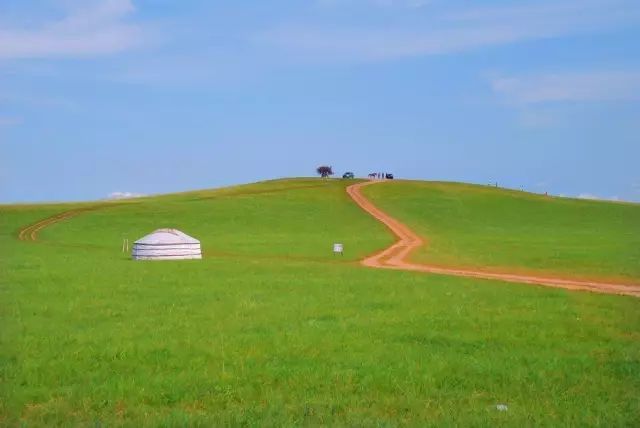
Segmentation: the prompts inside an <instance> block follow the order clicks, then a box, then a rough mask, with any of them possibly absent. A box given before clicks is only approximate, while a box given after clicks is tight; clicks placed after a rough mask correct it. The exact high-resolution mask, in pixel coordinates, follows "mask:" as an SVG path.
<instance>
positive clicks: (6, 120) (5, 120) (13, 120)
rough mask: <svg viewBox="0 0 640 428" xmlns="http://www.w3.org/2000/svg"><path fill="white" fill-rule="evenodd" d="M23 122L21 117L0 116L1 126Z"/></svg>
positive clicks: (6, 126) (5, 126)
mask: <svg viewBox="0 0 640 428" xmlns="http://www.w3.org/2000/svg"><path fill="white" fill-rule="evenodd" d="M21 123H22V118H21V117H13V116H0V128H8V127H10V126H15V125H19V124H21Z"/></svg>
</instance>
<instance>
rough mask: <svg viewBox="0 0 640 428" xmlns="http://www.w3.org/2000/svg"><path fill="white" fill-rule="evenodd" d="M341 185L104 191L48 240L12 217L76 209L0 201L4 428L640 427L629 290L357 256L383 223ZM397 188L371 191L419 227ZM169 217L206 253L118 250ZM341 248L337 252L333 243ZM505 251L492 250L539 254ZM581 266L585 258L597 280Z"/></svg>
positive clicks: (634, 308)
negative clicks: (22, 236)
mask: <svg viewBox="0 0 640 428" xmlns="http://www.w3.org/2000/svg"><path fill="white" fill-rule="evenodd" d="M345 185H346V183H345V182H342V181H338V180H328V181H322V180H279V181H271V182H264V183H258V184H254V185H248V186H239V187H235V188H229V189H221V190H213V191H199V192H190V193H183V194H175V195H167V196H162V197H154V198H148V199H140V200H134V201H128V202H125V203H123V204H120V205H114V204H113V203H108V204H107V205H108V206H109V208H106V209H104V210H98V211H93V212H88V213H85V214H82V215H80V216H78V217H75V218H72V219H69V220H67V221H65V222H62V223H58V224H56V225H53V226H51V227H50V228H47V229H44V230H43V231H42V232H41V233H40V235H39V241H38V242H22V241H18V240H17V238H16V236H17V233H18V230H20V228H22V227H24V226H26V225H29V224H32V223H34V222H36V221H38V220H40V219H42V218H44V217H47V216H50V215H53V214H55V213H58V212H60V211H64V210H68V209H71V208H73V207H75V206H77V205H31V206H2V207H0V251H1V253H0V269H1V270H0V388H1V390H0V425H1V426H92V427H95V426H131V427H139V426H220V425H225V426H283V425H284V426H290V425H314V426H315V425H328V426H344V425H349V426H372V425H374V426H398V425H409V426H425V425H427V426H428V425H432V426H433V425H438V426H442V425H445V426H470V425H471V426H496V425H497V426H513V425H524V426H532V425H545V426H587V425H591V426H596V425H600V426H607V427H609V426H638V424H640V302H639V301H638V300H637V299H634V298H631V297H620V296H608V295H595V294H590V293H583V292H568V291H565V290H558V289H550V288H544V287H533V286H527V285H519V284H507V283H501V282H493V281H482V280H471V279H463V278H451V277H445V276H434V275H425V274H420V273H412V272H395V271H387V270H371V269H367V268H364V267H361V266H360V265H359V264H358V263H357V260H358V259H359V258H361V257H363V256H364V255H367V254H369V253H371V252H374V251H376V250H379V249H381V248H384V247H385V246H387V245H389V244H390V243H391V242H393V237H392V236H391V235H390V234H389V232H388V231H387V230H386V229H385V228H384V227H383V226H382V225H380V224H379V223H377V222H376V221H375V220H373V219H371V218H370V217H368V216H367V215H366V214H365V213H363V212H361V211H360V210H359V208H357V207H356V206H355V204H353V203H352V202H351V201H350V200H349V199H348V197H347V196H346V195H345V192H344V187H345ZM385 186H386V185H385ZM392 186H396V184H394V185H391V186H389V187H384V186H381V187H379V188H378V187H375V188H370V189H367V192H368V191H369V190H371V196H372V199H374V200H375V201H376V202H378V203H380V205H381V206H384V208H385V209H387V208H388V209H389V211H390V212H393V209H397V212H393V213H394V214H398V217H399V218H402V216H403V215H405V216H406V221H407V222H410V221H412V220H413V219H414V218H413V217H412V216H411V214H410V212H409V211H410V210H407V211H404V209H405V208H404V207H401V206H400V200H401V199H402V200H404V197H403V198H400V197H397V194H396V193H395V192H391V193H390V194H386V193H385V192H386V191H387V189H392ZM397 186H398V189H399V190H398V191H401V192H403V195H404V196H406V197H407V200H409V201H413V202H407V206H408V207H410V206H411V205H412V204H413V203H415V204H417V203H418V202H417V199H419V198H417V197H415V198H413V199H412V192H411V191H410V190H407V189H410V187H409V188H406V187H404V183H403V184H397ZM383 187H384V189H383ZM378 189H379V190H380V193H378ZM422 191H423V190H422V189H416V192H422ZM368 193H369V192H368ZM505 197H506V196H505ZM423 203H424V201H423ZM536 203H538V204H540V205H544V206H545V207H546V206H547V205H548V202H547V201H544V200H540V201H539V202H536V201H535V200H533V202H530V206H537V205H536ZM600 206H601V205H599V204H585V205H584V206H583V209H584V210H585V211H587V213H585V216H587V217H589V218H592V219H593V223H592V225H593V227H594V228H597V229H599V230H601V231H603V230H613V231H616V230H620V229H624V226H623V225H621V223H620V220H619V218H618V217H617V216H616V215H611V216H608V215H606V214H604V213H603V214H599V213H600V209H601V208H600ZM602 206H603V207H605V208H606V207H613V208H610V209H611V210H613V211H612V212H617V211H616V210H618V209H619V207H620V205H615V204H602ZM605 208H602V209H603V210H604V209H605ZM632 208H635V207H632ZM539 209H540V210H541V211H540V212H542V211H543V210H544V209H545V208H539ZM591 211H593V213H594V214H592V215H589V212H591ZM605 211H606V210H605ZM405 213H406V214H405ZM469 214H470V215H473V213H469ZM552 214H553V213H552ZM596 214H598V215H596ZM477 215H478V216H479V217H478V218H482V213H479V214H477ZM544 218H545V217H544V216H543V214H537V217H536V216H534V217H533V218H532V220H531V221H532V222H534V223H535V222H536V221H538V220H540V219H544ZM418 220H419V221H418ZM415 223H416V224H415V225H414V224H412V226H416V229H418V226H420V225H421V224H422V219H416V222H415ZM424 224H425V225H427V223H426V222H425V223H424ZM625 224H629V225H633V224H634V223H633V222H630V223H625ZM635 224H636V225H637V223H635ZM435 226H436V225H431V224H428V225H427V226H424V227H425V228H424V229H421V230H420V231H421V232H422V231H425V230H427V227H428V228H429V229H428V231H429V233H430V232H431V228H433V227H435ZM160 227H177V228H180V229H181V230H183V231H185V232H186V233H189V234H191V235H193V236H195V237H197V238H199V239H201V240H202V242H203V250H204V252H205V258H204V259H203V260H201V261H183V262H134V261H131V260H129V258H128V257H127V256H126V255H123V254H122V253H121V248H120V246H121V243H122V238H123V237H128V238H130V239H131V240H134V239H135V238H138V237H141V236H143V235H145V234H147V233H149V232H151V231H152V230H154V229H156V228H160ZM466 227H470V226H468V225H467V226H466ZM509 227H511V228H513V229H514V230H513V232H514V233H518V234H519V235H518V236H522V235H523V234H524V232H522V231H520V230H518V229H517V227H516V225H515V224H512V223H509V224H505V225H503V228H505V229H508V228H509ZM538 228H539V229H544V227H543V226H539V227H538ZM534 230H535V229H534ZM558 230H561V231H562V230H564V232H563V234H564V235H569V236H565V238H564V239H566V240H567V242H574V243H575V242H576V238H575V237H573V236H572V235H571V233H572V230H571V228H570V227H566V228H565V229H558ZM476 233H477V235H476V236H479V235H481V232H480V231H478V232H476ZM502 233H505V234H507V233H508V230H504V231H503V232H502ZM623 235H624V234H623ZM624 236H627V238H628V242H627V244H628V245H629V247H623V246H620V247H617V248H618V249H620V248H622V249H625V248H629V249H630V250H629V251H628V253H627V256H628V257H630V258H633V257H636V256H637V252H635V253H634V252H633V251H636V250H635V249H633V248H630V247H631V245H632V244H633V242H634V241H633V239H637V238H634V236H633V234H632V233H627V234H626V235H624ZM452 239H453V238H452ZM523 239H524V238H523ZM337 241H338V242H343V243H344V244H345V248H346V254H345V256H344V257H335V256H333V255H332V254H331V252H330V251H331V244H332V243H333V242H337ZM527 242H534V241H533V240H530V241H527ZM605 242H608V241H605ZM596 244H597V242H593V243H592V244H590V245H591V246H592V247H593V248H592V249H593V251H596V252H599V253H600V254H603V255H604V256H606V257H607V258H610V259H611V260H613V261H614V262H612V263H615V264H616V266H621V267H622V266H626V268H627V271H625V272H627V275H626V276H627V277H629V278H633V277H637V276H636V275H637V270H635V271H634V266H633V263H630V262H627V263H626V264H625V263H624V261H623V260H624V254H623V255H620V254H618V253H617V252H615V253H614V252H613V251H612V247H607V246H604V245H603V247H599V246H598V245H596ZM567 245H568V244H567ZM590 248H591V247H590ZM551 250H552V249H549V248H547V250H546V251H551ZM535 251H537V252H538V253H539V254H542V255H544V254H545V253H544V251H545V250H544V245H543V243H539V244H538V247H537V249H536V250H535ZM426 254H427V253H425V254H421V255H418V256H417V257H425V256H426ZM460 254H461V255H464V254H463V253H462V252H460ZM466 254H467V255H468V257H469V259H465V262H469V263H470V262H474V263H481V261H480V259H479V258H477V255H474V253H473V252H471V251H470V252H469V253H466ZM474 257H475V258H474ZM510 257H513V258H504V259H501V260H500V263H499V264H500V265H505V264H509V263H512V262H513V263H514V265H517V266H523V267H526V268H531V269H537V268H538V266H536V265H531V266H528V265H527V264H526V263H527V259H526V258H521V259H518V258H517V257H516V256H515V255H514V256H510ZM523 260H524V261H523ZM589 260H590V259H589V258H583V259H579V262H578V263H576V264H577V266H578V268H577V270H576V272H581V273H584V274H588V273H590V271H589V269H587V268H586V267H587V266H589V263H590V262H589ZM564 263H565V264H566V266H569V263H571V260H570V259H565V261H564ZM598 269H601V268H598ZM610 269H613V268H611V267H610ZM635 269H637V265H636V267H635ZM554 270H558V271H560V270H561V269H555V268H554ZM567 272H570V270H569V269H568V270H567ZM634 272H635V273H634ZM614 273H615V272H613V271H610V272H605V271H603V272H602V274H603V275H605V274H606V275H609V274H611V275H613V274H614ZM502 403H504V404H506V405H507V406H508V411H506V412H499V411H497V410H496V405H497V404H502Z"/></svg>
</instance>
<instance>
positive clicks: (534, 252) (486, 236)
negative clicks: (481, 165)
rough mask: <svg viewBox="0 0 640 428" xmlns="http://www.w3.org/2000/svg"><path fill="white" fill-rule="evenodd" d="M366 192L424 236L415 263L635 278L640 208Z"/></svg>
mask: <svg viewBox="0 0 640 428" xmlns="http://www.w3.org/2000/svg"><path fill="white" fill-rule="evenodd" d="M363 193H364V194H365V195H366V196H367V197H368V198H369V199H370V200H371V201H372V202H374V203H375V204H376V205H377V206H379V207H380V208H381V209H383V210H384V211H386V212H388V213H389V214H391V215H393V216H394V217H395V218H397V219H399V220H400V221H403V222H404V223H406V224H407V225H408V226H409V227H411V228H412V229H413V230H414V231H415V232H416V233H418V235H421V236H423V237H425V238H426V240H427V245H425V246H422V247H421V248H419V249H417V250H416V251H415V252H414V253H412V255H411V259H412V260H414V261H416V262H421V263H428V264H431V265H439V266H443V267H454V268H473V269H478V270H486V271H495V272H512V273H523V274H531V273H533V274H546V275H549V274H553V275H557V276H560V277H562V276H564V277H567V278H576V279H578V278H585V279H597V278H602V279H605V280H606V279H611V280H616V281H620V282H628V283H634V282H635V283H638V282H639V281H640V205H638V204H623V203H611V202H599V201H586V200H577V199H564V198H551V197H545V196H540V195H534V194H528V193H524V192H517V191H508V190H502V189H495V188H491V187H486V186H474V185H467V184H457V183H439V182H412V181H396V182H391V183H385V184H384V185H379V186H369V187H366V188H364V189H363Z"/></svg>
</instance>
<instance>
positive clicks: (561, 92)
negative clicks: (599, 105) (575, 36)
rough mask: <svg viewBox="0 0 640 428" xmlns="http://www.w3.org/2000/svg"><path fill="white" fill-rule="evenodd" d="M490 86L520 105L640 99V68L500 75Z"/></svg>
mask: <svg viewBox="0 0 640 428" xmlns="http://www.w3.org/2000/svg"><path fill="white" fill-rule="evenodd" d="M491 87H492V89H493V90H494V91H495V92H496V93H498V94H500V95H501V96H503V97H504V98H505V99H506V100H508V101H510V102H514V103H517V104H536V103H545V102H566V101H628V100H640V70H639V71H635V70H633V71H587V72H567V73H556V74H540V75H528V76H518V77H498V78H494V79H492V80H491Z"/></svg>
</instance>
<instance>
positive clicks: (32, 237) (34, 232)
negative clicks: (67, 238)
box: [18, 204, 116, 241]
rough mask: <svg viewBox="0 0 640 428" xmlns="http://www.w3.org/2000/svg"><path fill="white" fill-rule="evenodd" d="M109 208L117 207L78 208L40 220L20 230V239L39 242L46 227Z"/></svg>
mask: <svg viewBox="0 0 640 428" xmlns="http://www.w3.org/2000/svg"><path fill="white" fill-rule="evenodd" d="M108 206H116V204H113V205H93V206H90V207H82V208H76V209H73V210H69V211H64V212H61V213H59V214H56V215H52V216H51V217H47V218H45V219H43V220H40V221H38V222H36V223H34V224H32V225H29V226H27V227H24V228H22V229H20V231H19V232H18V239H19V240H21V241H37V240H38V233H39V232H40V231H41V230H42V229H44V228H45V227H49V226H51V225H53V224H55V223H60V222H61V221H65V220H68V219H70V218H72V217H75V216H77V215H79V214H82V213H86V212H89V211H97V210H100V209H103V208H107V207H108Z"/></svg>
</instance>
